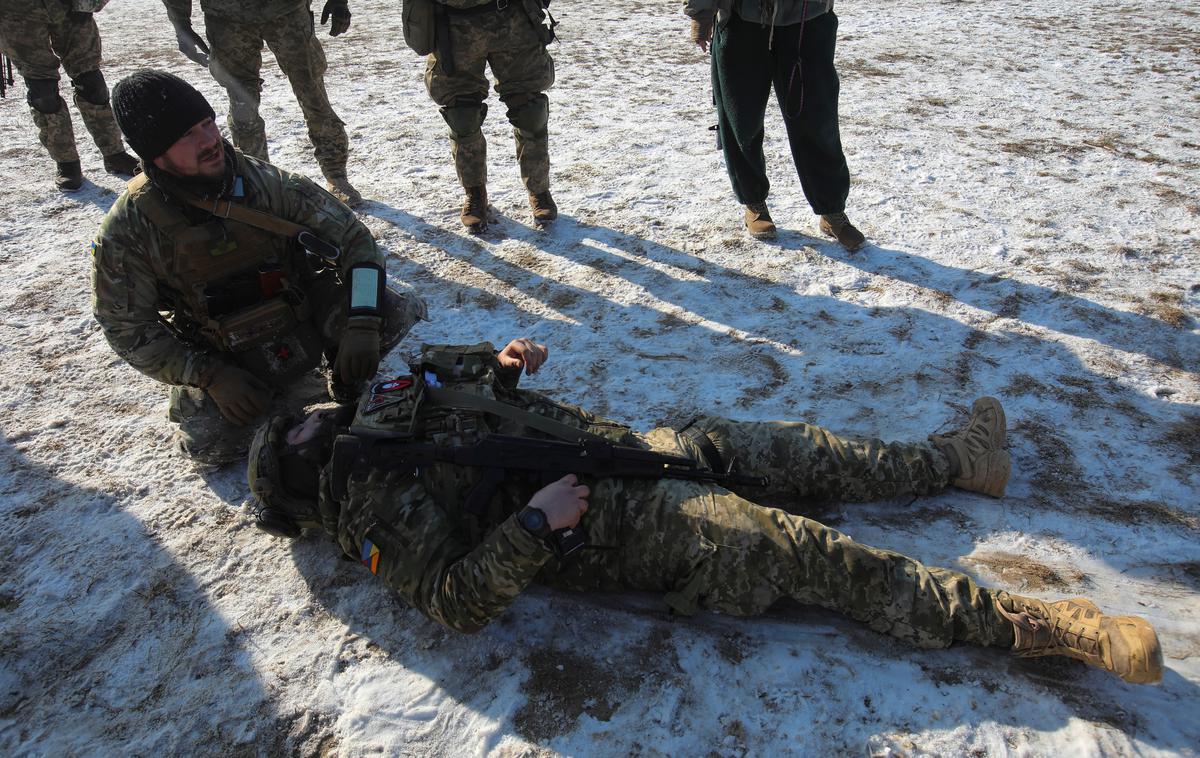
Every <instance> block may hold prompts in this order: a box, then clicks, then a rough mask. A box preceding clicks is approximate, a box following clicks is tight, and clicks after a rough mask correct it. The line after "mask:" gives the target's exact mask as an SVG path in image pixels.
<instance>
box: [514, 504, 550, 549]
mask: <svg viewBox="0 0 1200 758" xmlns="http://www.w3.org/2000/svg"><path fill="white" fill-rule="evenodd" d="M517 521H519V522H520V523H521V526H522V528H524V529H525V531H527V532H529V533H530V534H532V535H533V536H534V537H537V538H538V539H539V540H544V539H546V538H548V537H549V536H550V534H551V532H552V531H553V530H552V529H551V528H550V522H549V521H548V520H547V519H546V514H545V512H544V511H542V509H541V508H534V507H533V506H531V505H527V506H525V507H524V508H522V509H521V511H520V512H519V513H518V514H517Z"/></svg>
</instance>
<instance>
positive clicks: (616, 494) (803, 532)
mask: <svg viewBox="0 0 1200 758" xmlns="http://www.w3.org/2000/svg"><path fill="white" fill-rule="evenodd" d="M510 381H512V380H511V379H510ZM390 386H391V385H389V384H381V385H376V387H375V388H373V389H372V392H371V393H369V394H367V395H365V396H364V397H363V398H362V400H361V401H360V404H359V406H358V413H357V417H356V419H355V426H354V427H352V428H353V429H354V431H355V432H356V433H358V432H359V431H360V430H363V429H366V431H365V432H363V433H364V434H366V435H368V436H371V435H374V434H375V433H377V432H378V431H379V430H387V429H388V428H389V427H390V428H392V429H397V428H400V429H404V428H407V425H406V419H408V418H409V417H411V416H412V415H413V414H412V411H411V410H410V409H406V408H405V404H404V401H403V400H404V399H403V398H401V397H400V396H395V397H393V395H392V393H393V392H394V390H391V389H389V387H390ZM401 394H403V393H401ZM492 394H493V396H494V397H495V398H496V399H498V400H500V401H502V402H505V403H508V404H511V405H514V406H517V407H519V408H523V409H524V410H526V411H529V412H533V413H537V414H540V415H543V416H548V417H550V418H553V419H556V420H558V421H560V422H562V423H565V424H568V425H571V426H574V427H579V428H585V429H588V430H589V431H591V432H593V433H596V434H600V435H603V436H606V437H609V438H611V439H613V440H615V441H618V442H621V443H623V444H632V445H636V446H640V447H643V448H651V449H654V450H659V451H664V452H668V453H672V454H676V455H686V456H688V457H689V458H692V459H693V460H696V461H698V462H701V465H705V464H703V460H704V458H703V455H702V454H701V452H700V450H699V449H698V448H697V447H696V445H695V442H694V441H692V440H691V439H689V438H688V437H687V436H685V435H680V434H679V433H677V432H675V431H674V430H672V429H655V430H654V431H652V432H650V433H649V434H647V435H645V436H641V435H637V434H635V433H633V432H632V431H630V430H629V429H628V428H626V427H623V426H621V425H618V424H615V423H613V422H611V421H607V420H605V419H601V418H597V417H596V416H594V415H592V414H590V413H588V412H586V411H583V410H581V409H578V408H574V407H572V406H567V405H563V404H560V403H556V402H554V401H552V400H550V399H549V398H547V397H545V396H543V395H540V394H538V393H535V392H529V391H524V390H518V389H515V388H510V387H508V386H503V385H502V384H501V383H497V384H496V385H495V386H494V387H493V388H492ZM388 403H391V404H390V405H389V404H388ZM494 419H495V417H494V416H489V417H487V420H486V421H474V422H471V423H467V421H466V419H465V417H464V415H463V414H462V413H461V412H460V411H451V410H435V411H433V412H432V413H429V412H425V413H424V415H423V416H422V421H421V428H423V429H425V430H427V433H428V432H429V430H433V431H432V436H433V439H435V440H436V439H438V437H439V435H440V436H441V437H442V438H443V439H444V440H452V439H453V438H454V437H455V436H456V435H457V436H464V437H465V438H464V439H463V440H461V441H463V442H466V441H469V438H470V436H471V434H475V433H478V432H479V431H493V432H498V433H502V434H517V435H521V436H530V437H536V436H540V433H539V432H537V431H533V430H531V429H529V428H527V427H522V426H521V425H520V424H519V423H517V422H516V421H515V420H509V421H506V420H501V421H499V422H497V421H495V420H494ZM697 424H698V428H699V429H700V430H701V431H703V432H704V433H705V435H706V436H707V437H708V439H709V440H711V441H712V443H713V444H714V445H715V446H716V447H717V448H718V449H719V450H721V451H722V452H723V454H724V456H725V457H726V459H727V460H734V461H736V463H735V467H736V470H738V471H739V472H740V473H744V474H748V475H752V476H763V475H766V476H769V477H770V479H771V480H772V481H773V482H774V483H775V484H774V485H772V486H770V487H769V488H762V487H737V488H735V489H736V491H731V490H729V489H725V488H722V487H720V486H716V485H711V484H704V483H697V482H691V481H682V480H670V479H662V480H650V479H622V478H589V477H582V480H583V481H584V483H586V484H587V485H588V486H589V487H590V488H591V496H590V498H589V508H588V511H587V513H586V514H585V515H584V517H583V519H582V521H581V524H582V526H583V527H584V528H585V529H586V532H587V534H588V536H589V537H588V541H589V544H588V547H586V548H584V549H583V550H581V551H579V552H578V553H577V554H576V555H575V556H572V557H571V558H570V559H569V560H567V561H565V562H564V561H560V560H559V559H558V558H557V557H556V556H555V554H554V552H553V551H552V550H551V549H550V548H548V547H547V545H546V544H545V543H544V542H542V541H541V540H539V539H537V538H535V537H534V536H532V535H531V534H530V533H529V532H527V531H526V530H525V529H524V528H523V527H522V526H521V525H520V523H519V522H518V520H517V519H516V518H515V516H514V515H513V514H515V513H516V512H517V511H518V510H520V508H521V507H523V506H524V505H525V504H526V503H528V501H529V498H530V497H531V496H532V495H533V493H534V492H535V491H536V489H537V487H538V484H537V483H533V482H522V481H519V478H518V476H517V475H516V474H512V473H510V474H509V476H508V478H507V479H506V480H505V482H504V483H503V484H501V485H500V487H499V488H498V490H497V492H496V494H495V495H494V496H493V498H492V503H491V511H490V513H489V514H488V515H487V516H486V517H479V516H476V515H473V514H472V513H470V512H468V511H467V509H466V499H467V493H468V492H469V491H470V490H471V488H472V487H473V486H474V485H475V484H476V483H477V482H478V481H479V479H480V477H481V473H480V470H479V469H472V468H460V467H455V466H452V465H449V464H437V465H432V466H424V467H421V468H420V469H419V470H418V471H415V472H414V471H411V470H408V471H404V470H395V469H393V470H386V469H385V468H360V469H358V470H355V471H354V472H352V473H351V474H350V475H349V477H348V479H347V481H346V484H345V489H344V492H345V495H344V497H343V498H342V499H341V500H340V501H336V500H334V498H333V495H332V493H333V492H334V491H340V490H335V488H334V485H333V477H334V473H333V472H334V467H332V466H331V467H329V468H327V469H326V470H325V472H324V474H323V478H322V482H323V486H322V499H321V503H320V511H321V514H322V518H323V519H324V522H325V526H326V528H327V529H328V530H329V531H331V532H336V535H337V539H338V541H339V543H340V545H341V547H342V549H343V550H344V551H345V552H346V553H348V554H349V555H351V556H353V557H354V558H358V559H360V560H362V561H363V563H365V564H366V565H367V566H368V568H370V570H372V571H373V572H374V573H377V574H379V575H380V577H381V578H382V579H383V580H384V581H385V582H387V584H388V585H389V586H391V587H392V588H394V589H395V590H396V591H398V592H399V593H400V595H401V596H403V598H404V599H405V600H406V601H407V602H408V603H410V604H411V605H412V606H413V607H415V608H417V609H419V610H420V611H421V612H422V613H424V614H426V615H427V616H429V617H430V618H432V619H434V620H436V621H438V622H440V623H442V624H444V625H446V626H448V627H450V628H453V629H456V630H459V631H466V632H470V631H475V630H478V629H480V628H481V627H483V626H484V625H486V624H487V623H488V622H489V621H490V620H492V619H494V618H496V617H497V616H499V615H500V614H502V613H503V612H504V610H505V608H507V607H508V605H509V604H510V603H511V602H512V601H513V600H514V599H515V598H516V597H517V595H518V594H519V593H520V592H521V591H522V590H523V589H524V588H525V587H526V586H527V585H528V584H529V583H530V582H533V581H537V582H541V583H545V584H548V585H551V586H554V587H559V588H563V589H569V590H579V591H587V590H617V589H621V588H633V589H639V590H646V591H653V592H661V593H663V594H664V599H665V602H666V604H667V605H668V606H669V607H670V608H671V609H672V610H673V611H674V612H677V613H681V614H691V613H694V612H696V611H698V610H701V609H708V610H714V611H719V612H722V613H729V614H735V615H749V614H756V613H760V612H762V611H764V610H765V609H766V608H767V607H768V606H770V605H771V604H772V603H773V602H775V601H776V600H779V599H780V598H784V597H790V598H793V599H795V600H797V601H799V602H801V603H805V604H813V605H820V606H823V607H825V608H829V609H831V610H835V611H838V612H840V613H844V614H846V615H848V616H850V617H852V618H854V619H857V620H859V621H862V622H864V623H866V624H868V625H869V626H870V627H871V628H872V629H875V630H877V631H880V632H884V633H887V634H890V635H893V636H895V637H898V638H900V639H903V640H906V641H908V642H911V643H914V644H917V645H920V646H924V647H944V646H948V645H950V644H951V643H952V642H956V641H961V642H969V643H972V644H977V645H999V646H1007V645H1011V644H1012V632H1011V625H1009V624H1008V623H1007V622H1005V621H1004V620H1003V618H1002V617H1001V616H1000V615H999V614H998V613H997V612H996V610H995V598H996V596H995V594H994V593H992V592H991V591H990V590H986V589H983V588H980V587H978V586H977V585H976V584H975V583H974V582H973V581H972V580H971V579H970V578H968V577H967V576H966V575H964V574H961V573H958V572H955V571H950V570H947V569H940V568H928V567H926V566H923V565H922V564H920V563H919V562H917V561H915V560H913V559H910V558H907V557H905V556H903V555H899V554H897V553H893V552H889V551H887V550H880V549H876V548H872V547H867V546H866V545H861V544H858V543H856V542H854V541H852V540H850V539H849V538H847V537H846V536H844V535H842V534H840V533H838V532H837V531H835V530H833V529H829V528H827V527H825V526H823V525H821V524H819V523H817V522H815V521H812V520H810V519H807V518H804V517H803V516H800V515H795V512H796V510H798V507H799V505H800V503H802V502H803V501H804V500H805V499H807V498H837V499H844V500H870V499H878V498H891V497H896V496H898V495H903V494H924V493H930V492H936V491H939V490H941V489H942V488H944V487H945V486H946V485H947V482H948V479H949V475H950V471H949V469H950V463H949V462H948V461H947V460H946V458H945V456H944V454H943V453H941V452H940V451H939V450H938V449H937V448H936V447H935V446H934V445H932V444H931V443H929V442H914V443H884V442H882V441H880V440H874V439H851V438H846V437H839V436H837V435H834V434H832V433H830V432H828V431H826V430H824V429H821V428H820V427H816V426H811V425H808V424H802V423H777V422H770V423H747V422H736V421H731V420H728V419H724V418H718V417H706V418H702V419H700V420H699V421H698V422H697ZM447 429H450V430H452V431H449V432H448V431H447ZM439 430H440V431H439ZM454 430H456V431H454ZM464 430H473V431H464ZM755 500H761V501H775V502H776V503H777V504H778V505H780V506H781V507H782V508H783V509H776V508H771V507H766V506H764V505H759V504H757V503H756V502H753V501H755ZM788 511H790V512H788Z"/></svg>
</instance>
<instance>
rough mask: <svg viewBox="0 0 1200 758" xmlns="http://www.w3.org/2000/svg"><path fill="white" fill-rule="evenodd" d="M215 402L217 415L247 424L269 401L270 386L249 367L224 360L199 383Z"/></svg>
mask: <svg viewBox="0 0 1200 758" xmlns="http://www.w3.org/2000/svg"><path fill="white" fill-rule="evenodd" d="M201 389H203V390H204V391H205V392H207V393H208V396H209V397H211V398H212V399H213V402H215V403H216V404H217V408H218V409H219V410H220V411H221V415H222V416H224V417H225V418H227V419H229V420H230V421H232V422H233V423H235V424H237V425H238V426H249V425H250V424H252V423H254V420H255V419H257V418H258V417H259V416H261V415H262V414H264V413H266V411H267V408H268V407H269V406H270V404H271V387H270V386H269V385H268V384H267V383H266V382H264V381H263V380H261V379H259V378H258V377H257V376H255V375H254V374H251V373H250V372H249V371H244V370H242V369H240V368H238V367H237V366H233V365H230V364H228V363H226V364H223V365H222V366H221V367H220V368H218V369H217V370H216V372H215V373H214V374H213V375H212V379H210V380H209V382H208V384H207V386H205V387H202V388H201Z"/></svg>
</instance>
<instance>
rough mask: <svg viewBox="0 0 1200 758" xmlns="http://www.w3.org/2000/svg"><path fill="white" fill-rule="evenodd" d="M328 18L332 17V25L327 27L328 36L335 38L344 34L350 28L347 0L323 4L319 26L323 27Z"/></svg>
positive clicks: (330, 1) (330, 0) (336, 0)
mask: <svg viewBox="0 0 1200 758" xmlns="http://www.w3.org/2000/svg"><path fill="white" fill-rule="evenodd" d="M330 16H333V23H332V24H330V25H329V36H330V37H336V36H338V35H339V34H343V33H345V31H346V30H347V29H349V28H350V3H349V2H348V0H329V2H327V3H325V7H324V8H322V9H321V26H325V22H326V21H328V20H329V17H330Z"/></svg>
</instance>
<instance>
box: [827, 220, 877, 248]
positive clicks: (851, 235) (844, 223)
mask: <svg viewBox="0 0 1200 758" xmlns="http://www.w3.org/2000/svg"><path fill="white" fill-rule="evenodd" d="M819 226H820V229H821V233H822V234H828V235H829V236H830V237H833V238H834V239H836V240H837V241H838V243H839V244H840V245H841V246H842V247H844V248H846V249H847V250H849V251H850V252H852V253H853V252H854V251H855V250H857V249H859V248H860V247H862V246H863V243H864V242H866V241H867V238H866V237H864V236H863V233H862V232H860V231H859V230H858V229H856V228H855V227H854V224H852V223H850V219H849V218H848V217H847V216H846V214H845V213H826V214H825V215H823V216H821V223H820V224H819Z"/></svg>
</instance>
